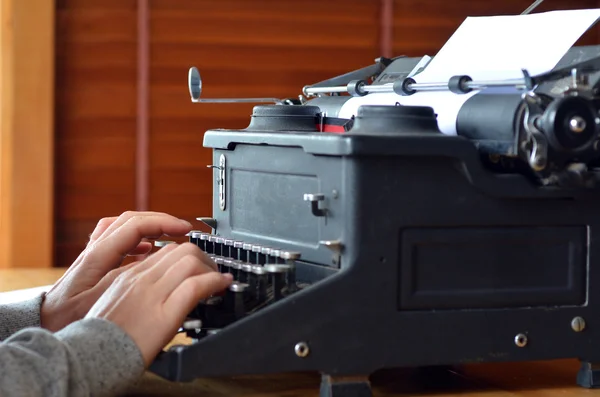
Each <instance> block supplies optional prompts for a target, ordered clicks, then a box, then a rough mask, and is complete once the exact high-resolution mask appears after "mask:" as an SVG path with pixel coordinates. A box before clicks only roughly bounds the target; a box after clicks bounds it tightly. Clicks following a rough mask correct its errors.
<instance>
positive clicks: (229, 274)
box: [222, 273, 233, 281]
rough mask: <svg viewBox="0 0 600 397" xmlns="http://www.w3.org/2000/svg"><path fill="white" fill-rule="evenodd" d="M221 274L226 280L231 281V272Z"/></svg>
mask: <svg viewBox="0 0 600 397" xmlns="http://www.w3.org/2000/svg"><path fill="white" fill-rule="evenodd" d="M222 274H223V278H224V279H226V280H227V281H233V274H231V273H222Z"/></svg>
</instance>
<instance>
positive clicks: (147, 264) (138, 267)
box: [94, 244, 177, 296]
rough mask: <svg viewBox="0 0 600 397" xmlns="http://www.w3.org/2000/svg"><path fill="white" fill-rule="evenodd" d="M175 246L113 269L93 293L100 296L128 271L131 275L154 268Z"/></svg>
mask: <svg viewBox="0 0 600 397" xmlns="http://www.w3.org/2000/svg"><path fill="white" fill-rule="evenodd" d="M176 246H177V244H169V245H168V246H166V247H164V248H162V249H161V250H160V251H158V252H156V253H154V254H153V255H150V256H149V257H148V258H146V259H144V260H143V261H137V262H133V263H130V264H128V265H126V266H121V267H119V268H116V269H113V270H111V271H109V272H108V273H107V274H106V275H105V276H104V277H103V278H102V280H100V282H99V283H98V284H96V286H95V287H94V293H95V294H96V295H97V296H100V295H102V294H103V293H104V291H106V289H107V288H108V287H110V286H111V285H112V283H113V282H114V281H115V279H116V278H117V277H118V276H119V275H120V274H122V273H124V272H126V271H130V272H131V273H136V274H141V273H143V272H144V271H145V270H147V269H149V268H151V267H152V266H154V265H155V264H156V263H157V262H158V261H159V260H160V259H161V258H163V257H164V256H165V255H167V253H169V251H173V250H174V249H175V248H176Z"/></svg>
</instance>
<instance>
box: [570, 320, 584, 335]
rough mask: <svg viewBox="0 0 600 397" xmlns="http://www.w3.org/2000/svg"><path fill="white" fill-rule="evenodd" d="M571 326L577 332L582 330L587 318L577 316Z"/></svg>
mask: <svg viewBox="0 0 600 397" xmlns="http://www.w3.org/2000/svg"><path fill="white" fill-rule="evenodd" d="M571 328H573V331H575V332H581V331H583V330H584V329H585V320H584V319H583V318H582V317H575V318H574V319H573V320H571Z"/></svg>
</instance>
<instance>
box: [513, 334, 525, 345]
mask: <svg viewBox="0 0 600 397" xmlns="http://www.w3.org/2000/svg"><path fill="white" fill-rule="evenodd" d="M515 345H517V346H518V347H525V346H526V345H527V335H525V334H518V335H517V336H515Z"/></svg>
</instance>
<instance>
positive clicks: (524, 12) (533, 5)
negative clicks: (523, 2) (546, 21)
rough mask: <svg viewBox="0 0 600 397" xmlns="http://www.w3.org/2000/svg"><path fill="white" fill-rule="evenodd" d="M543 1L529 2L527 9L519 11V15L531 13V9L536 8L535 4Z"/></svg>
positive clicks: (537, 4)
mask: <svg viewBox="0 0 600 397" xmlns="http://www.w3.org/2000/svg"><path fill="white" fill-rule="evenodd" d="M543 2H544V0H536V1H534V2H533V4H531V5H530V6H529V7H527V9H526V10H525V11H523V12H522V13H521V15H527V14H529V13H531V11H533V10H535V9H536V8H537V6H539V5H540V4H542V3H543Z"/></svg>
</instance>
